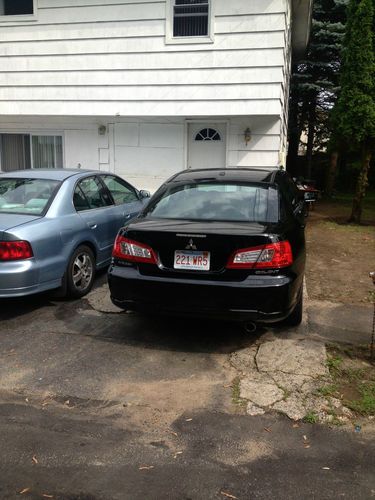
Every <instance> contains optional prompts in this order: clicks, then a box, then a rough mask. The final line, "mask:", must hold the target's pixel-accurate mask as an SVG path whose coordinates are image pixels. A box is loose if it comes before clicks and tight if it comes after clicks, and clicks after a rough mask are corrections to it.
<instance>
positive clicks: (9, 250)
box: [0, 240, 34, 260]
mask: <svg viewBox="0 0 375 500" xmlns="http://www.w3.org/2000/svg"><path fill="white" fill-rule="evenodd" d="M33 255H34V254H33V249H32V248H31V245H30V243H29V242H28V241H23V240H20V241H0V260H23V259H30V258H31V257H33Z"/></svg>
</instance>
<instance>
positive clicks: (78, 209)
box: [0, 169, 150, 297]
mask: <svg viewBox="0 0 375 500" xmlns="http://www.w3.org/2000/svg"><path fill="white" fill-rule="evenodd" d="M149 196H150V194H149V193H148V192H147V191H138V190H137V189H135V188H134V187H133V186H131V185H130V184H129V183H128V182H126V181H124V180H123V179H122V178H120V177H118V176H116V175H113V174H111V173H106V172H97V171H93V170H92V171H90V170H69V169H61V170H57V169H56V170H55V169H53V170H52V169H48V170H39V169H35V170H23V171H16V172H9V173H3V174H0V297H17V296H24V295H30V294H33V293H38V292H42V291H45V290H50V289H56V288H60V289H61V292H62V294H63V295H69V296H71V297H82V296H83V295H85V294H86V293H88V291H89V290H90V289H91V286H92V284H93V280H94V275H95V270H97V269H100V268H103V267H106V266H108V265H109V263H110V260H111V252H112V246H113V242H114V239H115V237H116V234H117V232H118V230H119V229H120V227H122V226H124V225H125V224H126V223H127V222H128V221H129V220H131V219H132V218H134V217H135V216H136V215H137V214H138V213H139V211H140V210H141V209H142V208H143V206H144V205H145V203H147V201H148V198H149Z"/></svg>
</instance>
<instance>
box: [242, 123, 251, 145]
mask: <svg viewBox="0 0 375 500" xmlns="http://www.w3.org/2000/svg"><path fill="white" fill-rule="evenodd" d="M243 136H244V140H245V143H246V146H247V145H248V143H249V142H250V141H251V130H250V128H249V127H247V129H246V130H245V132H244V134H243Z"/></svg>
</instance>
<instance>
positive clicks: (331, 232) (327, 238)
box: [306, 200, 375, 304]
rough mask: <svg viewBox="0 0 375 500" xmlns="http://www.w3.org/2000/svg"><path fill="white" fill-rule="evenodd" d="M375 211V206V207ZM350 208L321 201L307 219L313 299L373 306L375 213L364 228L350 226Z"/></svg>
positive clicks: (367, 217) (370, 213)
mask: <svg viewBox="0 0 375 500" xmlns="http://www.w3.org/2000/svg"><path fill="white" fill-rule="evenodd" d="M374 208H375V207H374ZM349 213H350V206H348V204H343V203H339V202H327V201H323V200H319V201H318V202H317V204H316V207H315V208H314V210H312V211H311V212H310V214H309V216H308V219H307V228H306V240H307V270H306V285H307V292H308V295H309V297H310V298H311V299H316V300H328V301H332V302H336V301H338V302H344V303H349V304H359V303H367V304H369V303H371V302H372V300H373V296H374V292H375V287H374V285H373V284H372V281H371V280H370V278H369V272H370V271H375V210H374V211H373V210H372V207H371V210H366V212H365V217H364V223H363V225H361V226H358V225H351V224H346V220H347V219H348V216H349Z"/></svg>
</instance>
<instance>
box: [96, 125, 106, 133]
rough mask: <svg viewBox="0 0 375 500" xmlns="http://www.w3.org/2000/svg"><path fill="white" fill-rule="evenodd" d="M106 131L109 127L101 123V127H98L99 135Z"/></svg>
mask: <svg viewBox="0 0 375 500" xmlns="http://www.w3.org/2000/svg"><path fill="white" fill-rule="evenodd" d="M106 131H107V128H106V126H105V125H100V127H99V128H98V132H99V135H105V133H106Z"/></svg>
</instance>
